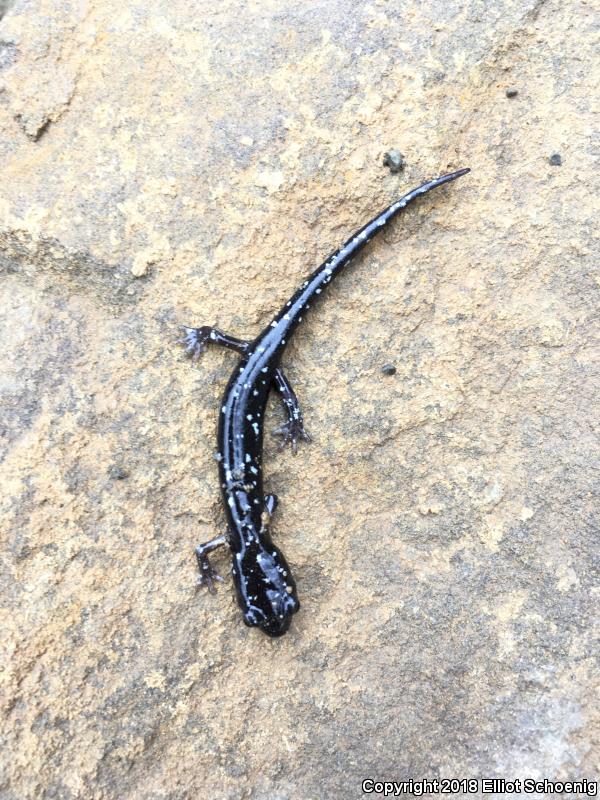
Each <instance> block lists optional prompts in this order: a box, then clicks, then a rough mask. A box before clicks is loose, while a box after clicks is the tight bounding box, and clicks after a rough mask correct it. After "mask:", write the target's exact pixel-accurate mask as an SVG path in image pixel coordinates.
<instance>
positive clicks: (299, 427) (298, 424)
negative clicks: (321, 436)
mask: <svg viewBox="0 0 600 800" xmlns="http://www.w3.org/2000/svg"><path fill="white" fill-rule="evenodd" d="M273 435H274V436H281V443H280V445H279V450H280V451H281V450H283V448H284V447H285V446H286V444H288V442H289V443H291V445H292V453H293V454H294V455H296V453H297V452H298V441H299V440H300V439H303V440H304V441H305V442H312V439H311V438H310V436H309V435H308V433H307V432H306V431H305V430H304V422H303V421H302V419H289V420H288V421H287V422H284V423H283V425H281V426H280V427H279V428H275V430H274V431H273Z"/></svg>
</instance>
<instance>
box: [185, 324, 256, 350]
mask: <svg viewBox="0 0 600 800" xmlns="http://www.w3.org/2000/svg"><path fill="white" fill-rule="evenodd" d="M181 330H182V331H183V332H184V336H182V338H181V339H177V344H182V345H183V346H184V347H185V354H186V355H188V356H193V357H194V358H199V357H200V355H201V354H202V353H203V352H204V351H205V350H206V345H207V344H220V345H221V346H222V347H226V348H227V349H228V350H234V351H235V352H236V353H240V354H241V355H243V354H244V353H245V352H246V350H247V349H248V342H245V341H244V340H243V339H236V337H235V336H229V335H228V334H226V333H223V332H222V331H220V330H218V329H217V328H212V327H211V326H210V325H203V326H202V327H201V328H188V326H187V325H181Z"/></svg>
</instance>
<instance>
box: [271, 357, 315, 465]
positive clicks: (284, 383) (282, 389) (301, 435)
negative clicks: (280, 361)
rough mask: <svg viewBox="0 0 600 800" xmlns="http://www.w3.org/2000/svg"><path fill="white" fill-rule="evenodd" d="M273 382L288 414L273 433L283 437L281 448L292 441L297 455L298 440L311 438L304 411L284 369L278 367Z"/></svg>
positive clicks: (308, 440)
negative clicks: (306, 426) (307, 430)
mask: <svg viewBox="0 0 600 800" xmlns="http://www.w3.org/2000/svg"><path fill="white" fill-rule="evenodd" d="M273 382H274V384H275V388H276V389H277V391H278V392H279V394H280V395H281V399H282V400H283V405H284V406H285V410H286V412H287V415H288V418H287V422H285V423H284V424H283V425H281V426H280V427H279V428H276V429H275V430H274V431H273V433H274V434H275V435H279V436H281V437H282V439H281V445H280V448H279V449H280V450H283V448H284V447H285V446H286V444H287V443H288V442H291V445H292V452H293V453H294V455H296V453H297V451H298V440H299V439H304V441H305V442H310V441H311V438H310V436H309V435H308V433H307V432H306V431H305V430H304V420H303V418H302V411H301V410H300V404H299V403H298V398H297V397H296V393H295V392H294V390H293V389H292V386H291V384H290V382H289V381H288V379H287V377H286V375H285V373H284V372H283V370H282V369H278V370H277V371H276V372H275V375H274V376H273Z"/></svg>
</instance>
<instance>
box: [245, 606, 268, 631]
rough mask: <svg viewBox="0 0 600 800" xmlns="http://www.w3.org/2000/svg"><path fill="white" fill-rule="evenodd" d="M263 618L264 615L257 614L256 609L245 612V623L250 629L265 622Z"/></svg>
mask: <svg viewBox="0 0 600 800" xmlns="http://www.w3.org/2000/svg"><path fill="white" fill-rule="evenodd" d="M261 616H262V615H259V614H257V613H256V609H255V608H249V609H247V611H244V623H245V624H246V625H247V626H248V627H249V628H254V627H256V626H257V625H260V624H261V622H263V620H262V618H260V617H261Z"/></svg>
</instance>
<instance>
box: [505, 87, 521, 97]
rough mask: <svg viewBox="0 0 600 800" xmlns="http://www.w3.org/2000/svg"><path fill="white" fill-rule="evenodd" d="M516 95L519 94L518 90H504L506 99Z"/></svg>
mask: <svg viewBox="0 0 600 800" xmlns="http://www.w3.org/2000/svg"><path fill="white" fill-rule="evenodd" d="M518 94H519V90H518V89H512V88H511V89H507V90H506V96H507V97H516V96H517V95H518Z"/></svg>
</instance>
